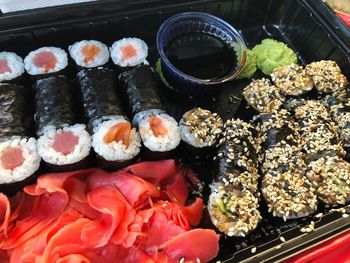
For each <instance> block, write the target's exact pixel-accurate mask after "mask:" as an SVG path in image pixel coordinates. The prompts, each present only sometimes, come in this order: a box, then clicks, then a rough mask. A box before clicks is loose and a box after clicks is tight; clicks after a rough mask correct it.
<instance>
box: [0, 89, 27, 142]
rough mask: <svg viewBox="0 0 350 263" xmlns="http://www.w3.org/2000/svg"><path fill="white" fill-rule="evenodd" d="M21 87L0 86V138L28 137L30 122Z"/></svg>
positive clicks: (24, 92)
mask: <svg viewBox="0 0 350 263" xmlns="http://www.w3.org/2000/svg"><path fill="white" fill-rule="evenodd" d="M25 95H26V91H25V88H24V87H23V86H18V85H15V84H0V107H1V115H0V119H1V121H0V138H1V139H3V138H6V137H11V136H16V135H17V136H28V135H30V134H28V133H29V131H30V126H31V124H32V123H31V121H30V117H31V116H29V115H28V114H27V106H26V99H25Z"/></svg>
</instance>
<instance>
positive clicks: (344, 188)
mask: <svg viewBox="0 0 350 263" xmlns="http://www.w3.org/2000/svg"><path fill="white" fill-rule="evenodd" d="M307 177H308V178H309V179H310V181H311V182H313V184H314V185H315V186H316V187H317V194H318V198H319V199H320V200H321V201H322V202H324V203H325V204H332V205H345V204H346V203H349V202H350V184H349V182H350V164H349V163H348V162H347V161H345V160H343V159H342V158H339V157H338V156H334V157H328V158H324V157H322V158H320V159H318V160H316V161H314V162H311V163H310V164H309V169H308V172H307Z"/></svg>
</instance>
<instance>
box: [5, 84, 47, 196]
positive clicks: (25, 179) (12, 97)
mask: <svg viewBox="0 0 350 263" xmlns="http://www.w3.org/2000/svg"><path fill="white" fill-rule="evenodd" d="M25 94H26V92H25V88H24V87H23V86H18V85H15V84H0V191H1V192H4V193H6V194H10V195H12V194H14V193H16V192H17V191H18V190H19V189H21V188H22V187H23V186H25V185H26V184H28V183H32V180H33V179H34V176H35V174H36V172H37V171H38V169H39V167H40V161H41V159H40V156H39V155H38V153H37V142H36V140H35V138H33V137H31V134H30V131H29V130H28V126H27V122H28V119H29V118H30V116H28V115H27V111H26V105H25V104H26V97H25Z"/></svg>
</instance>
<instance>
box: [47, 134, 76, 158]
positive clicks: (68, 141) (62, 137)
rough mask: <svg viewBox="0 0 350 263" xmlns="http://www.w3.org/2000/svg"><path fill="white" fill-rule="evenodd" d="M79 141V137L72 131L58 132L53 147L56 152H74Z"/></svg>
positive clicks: (65, 153)
mask: <svg viewBox="0 0 350 263" xmlns="http://www.w3.org/2000/svg"><path fill="white" fill-rule="evenodd" d="M78 142H79V137H78V136H76V135H74V134H73V132H71V131H67V132H62V133H57V134H56V135H55V137H54V139H53V144H52V148H53V149H54V150H55V151H56V152H60V153H62V154H64V155H67V154H70V153H71V152H73V150H74V148H75V146H76V145H77V144H78Z"/></svg>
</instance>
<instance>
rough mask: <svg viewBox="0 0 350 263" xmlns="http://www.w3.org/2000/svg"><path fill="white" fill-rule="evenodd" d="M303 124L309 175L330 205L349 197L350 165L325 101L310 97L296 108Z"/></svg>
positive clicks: (337, 203)
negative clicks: (323, 102)
mask: <svg viewBox="0 0 350 263" xmlns="http://www.w3.org/2000/svg"><path fill="white" fill-rule="evenodd" d="M295 117H296V118H297V120H298V122H299V123H300V125H301V126H302V128H301V130H300V132H301V135H302V136H303V138H304V139H303V149H304V151H305V152H306V163H307V165H308V169H307V173H306V175H307V177H308V178H309V180H310V181H311V183H312V185H313V187H314V188H315V189H316V194H317V196H318V198H319V199H320V200H321V201H322V202H324V203H326V204H329V205H339V204H345V203H346V202H348V201H349V190H350V189H349V184H348V182H349V178H350V177H349V176H350V166H349V163H347V162H346V161H345V160H344V159H343V157H344V155H345V151H344V150H343V148H342V144H341V142H339V139H338V136H337V133H336V129H335V126H334V123H333V122H332V120H331V117H330V115H329V114H328V112H327V109H326V108H325V106H324V105H323V104H322V102H321V101H316V100H309V101H305V102H304V104H303V105H301V106H299V107H297V108H296V109H295Z"/></svg>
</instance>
